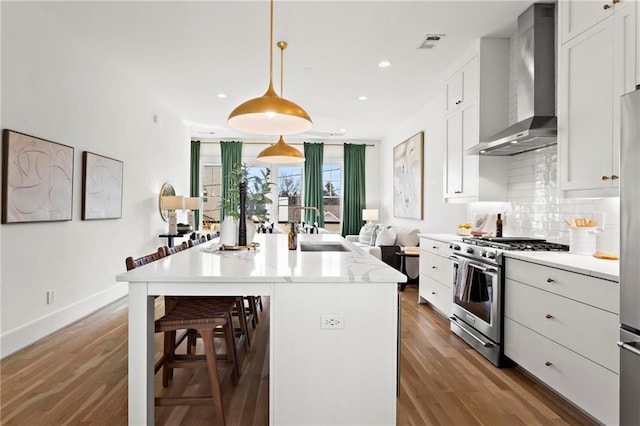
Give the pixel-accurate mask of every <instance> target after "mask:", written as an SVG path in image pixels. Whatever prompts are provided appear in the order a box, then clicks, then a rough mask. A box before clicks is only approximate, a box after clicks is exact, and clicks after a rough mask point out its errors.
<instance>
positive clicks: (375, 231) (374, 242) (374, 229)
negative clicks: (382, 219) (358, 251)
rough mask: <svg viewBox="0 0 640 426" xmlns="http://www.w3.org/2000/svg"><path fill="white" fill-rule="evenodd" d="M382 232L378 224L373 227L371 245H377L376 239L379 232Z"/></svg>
mask: <svg viewBox="0 0 640 426" xmlns="http://www.w3.org/2000/svg"><path fill="white" fill-rule="evenodd" d="M379 233H380V227H379V226H378V225H375V226H374V228H373V231H372V232H371V241H370V242H369V245H370V246H372V247H373V246H375V245H376V239H377V238H378V234H379Z"/></svg>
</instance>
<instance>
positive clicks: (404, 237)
mask: <svg viewBox="0 0 640 426" xmlns="http://www.w3.org/2000/svg"><path fill="white" fill-rule="evenodd" d="M419 232H420V231H418V230H417V229H411V230H408V229H402V230H399V231H398V241H396V244H397V245H399V246H400V247H416V246H417V245H418V244H419V243H420V237H418V233H419Z"/></svg>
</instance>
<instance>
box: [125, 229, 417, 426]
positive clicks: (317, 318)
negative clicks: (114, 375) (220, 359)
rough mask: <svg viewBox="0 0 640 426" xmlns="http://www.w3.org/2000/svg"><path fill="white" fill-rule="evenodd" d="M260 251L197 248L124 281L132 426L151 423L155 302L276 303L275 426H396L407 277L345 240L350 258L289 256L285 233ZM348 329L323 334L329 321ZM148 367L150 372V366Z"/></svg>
mask: <svg viewBox="0 0 640 426" xmlns="http://www.w3.org/2000/svg"><path fill="white" fill-rule="evenodd" d="M255 241H256V242H257V243H259V248H258V249H257V250H255V251H254V250H242V251H225V252H217V251H214V249H215V244H216V242H215V241H214V242H212V243H209V244H207V245H205V246H204V247H200V246H197V247H195V248H192V249H190V250H186V251H183V252H180V253H177V254H174V255H172V256H169V257H167V258H164V259H161V260H160V261H156V262H153V263H151V264H148V265H145V266H143V267H141V268H138V269H134V270H131V271H128V272H126V273H123V274H121V275H118V276H117V280H118V281H124V282H129V305H130V306H129V424H136V425H138V424H152V423H153V421H154V405H153V396H154V393H153V392H154V390H153V383H154V381H153V359H154V353H153V350H154V348H153V340H154V333H153V330H154V327H153V321H154V317H153V315H154V297H155V296H162V295H175V296H179V295H263V296H270V297H271V304H270V306H271V307H270V309H271V314H270V317H271V325H270V344H269V351H270V353H269V357H270V368H269V374H270V377H269V418H270V424H272V425H280V424H300V425H302V424H394V423H395V418H396V384H397V373H398V370H397V362H398V349H397V348H398V346H397V345H398V336H399V331H398V324H399V321H398V313H399V310H398V300H399V298H398V293H397V283H401V282H405V281H406V277H405V276H404V275H403V274H401V273H400V272H399V271H397V270H395V269H394V268H392V267H390V266H388V265H386V264H384V263H383V262H381V261H380V260H378V259H376V258H375V257H373V256H371V255H370V254H369V253H368V252H365V251H364V250H361V249H359V248H358V247H356V246H354V245H353V244H351V243H350V242H348V241H346V240H344V239H343V238H342V237H340V236H339V235H334V234H319V235H318V234H315V235H300V243H301V244H303V243H305V242H312V243H332V244H333V243H336V242H338V243H340V244H342V245H344V247H345V248H347V249H348V250H347V251H301V250H300V248H299V249H298V250H291V251H290V250H288V249H287V238H286V235H283V234H258V235H256V238H255ZM327 315H329V316H338V317H341V318H342V319H343V324H342V325H343V328H341V329H324V328H321V322H322V318H323V316H327ZM142 367H144V368H142Z"/></svg>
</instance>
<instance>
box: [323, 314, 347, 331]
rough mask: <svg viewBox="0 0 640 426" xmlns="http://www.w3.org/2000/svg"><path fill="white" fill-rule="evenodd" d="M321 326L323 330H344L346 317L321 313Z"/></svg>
mask: <svg viewBox="0 0 640 426" xmlns="http://www.w3.org/2000/svg"><path fill="white" fill-rule="evenodd" d="M320 328H321V329H323V330H342V329H343V328H344V317H343V316H342V315H320Z"/></svg>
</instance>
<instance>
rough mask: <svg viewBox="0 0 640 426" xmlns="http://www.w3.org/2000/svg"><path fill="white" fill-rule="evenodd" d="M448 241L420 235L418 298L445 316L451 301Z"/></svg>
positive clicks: (447, 313)
mask: <svg viewBox="0 0 640 426" xmlns="http://www.w3.org/2000/svg"><path fill="white" fill-rule="evenodd" d="M450 255H451V249H450V248H449V243H447V242H443V241H438V240H432V239H430V238H426V237H420V286H419V291H418V293H419V298H418V301H419V302H420V301H421V300H420V299H424V300H425V301H427V302H428V303H429V304H430V305H431V306H433V307H434V308H435V309H436V310H437V311H438V312H440V313H441V314H442V315H444V316H446V317H447V318H448V317H449V315H451V303H452V302H453V289H452V284H453V261H452V260H451V259H449V256H450Z"/></svg>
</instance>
